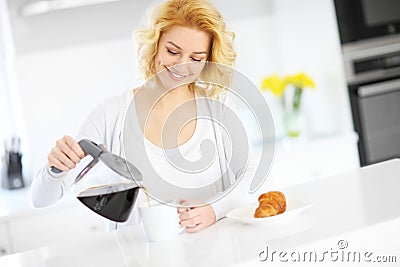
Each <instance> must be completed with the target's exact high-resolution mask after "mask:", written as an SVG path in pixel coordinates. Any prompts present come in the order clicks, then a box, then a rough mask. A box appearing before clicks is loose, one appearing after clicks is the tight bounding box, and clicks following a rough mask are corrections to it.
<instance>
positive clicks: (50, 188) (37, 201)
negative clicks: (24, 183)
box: [30, 101, 115, 207]
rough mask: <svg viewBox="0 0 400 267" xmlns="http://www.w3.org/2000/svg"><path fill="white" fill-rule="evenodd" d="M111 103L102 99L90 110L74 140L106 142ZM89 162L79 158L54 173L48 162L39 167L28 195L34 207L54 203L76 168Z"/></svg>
mask: <svg viewBox="0 0 400 267" xmlns="http://www.w3.org/2000/svg"><path fill="white" fill-rule="evenodd" d="M112 104H115V101H114V102H113V101H104V102H103V103H102V104H100V105H98V106H97V107H96V108H95V109H93V110H92V112H90V113H89V114H88V115H87V116H86V118H85V119H84V121H83V123H82V124H81V126H80V128H79V130H78V132H77V134H76V137H75V138H76V140H81V139H83V138H87V139H90V140H92V141H94V142H95V143H104V144H105V143H106V140H105V139H106V134H105V132H106V125H107V124H112V123H113V122H107V121H106V120H112V118H111V117H110V116H108V117H107V116H106V114H109V112H108V111H109V110H110V108H112ZM88 162H89V157H85V158H84V159H82V160H81V162H80V163H78V164H77V166H76V167H75V168H74V169H72V170H70V171H68V172H63V173H59V174H56V173H54V172H52V171H51V170H50V166H49V165H48V163H46V164H44V166H43V167H42V168H41V169H39V170H38V171H37V173H36V175H35V177H34V179H33V181H32V184H31V189H30V195H31V201H32V204H33V206H34V207H46V206H49V205H51V204H54V203H55V202H57V201H58V200H59V199H61V198H62V197H63V195H64V194H65V192H66V191H68V190H69V188H70V187H71V185H72V183H73V181H74V179H75V177H76V176H77V175H78V170H81V169H82V168H83V167H84V165H86V164H87V163H88Z"/></svg>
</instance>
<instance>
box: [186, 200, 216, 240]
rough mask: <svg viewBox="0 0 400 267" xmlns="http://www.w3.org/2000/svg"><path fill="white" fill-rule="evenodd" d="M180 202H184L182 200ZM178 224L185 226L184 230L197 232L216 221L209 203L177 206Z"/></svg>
mask: <svg viewBox="0 0 400 267" xmlns="http://www.w3.org/2000/svg"><path fill="white" fill-rule="evenodd" d="M181 204H185V202H184V201H182V202H181ZM178 213H179V219H180V224H181V225H182V226H183V227H185V228H186V232H188V233H195V232H199V231H201V230H203V229H205V228H207V227H209V226H210V225H212V224H214V223H215V221H216V216H215V212H214V209H213V207H212V206H211V205H204V206H200V207H193V208H187V207H185V208H178Z"/></svg>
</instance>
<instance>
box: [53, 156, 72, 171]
mask: <svg viewBox="0 0 400 267" xmlns="http://www.w3.org/2000/svg"><path fill="white" fill-rule="evenodd" d="M49 166H51V167H55V168H57V169H59V170H61V171H63V172H66V171H69V170H70V168H69V167H68V166H65V165H64V164H63V163H62V162H61V161H59V160H58V159H56V158H49Z"/></svg>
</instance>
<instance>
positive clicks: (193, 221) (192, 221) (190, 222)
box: [180, 216, 202, 227]
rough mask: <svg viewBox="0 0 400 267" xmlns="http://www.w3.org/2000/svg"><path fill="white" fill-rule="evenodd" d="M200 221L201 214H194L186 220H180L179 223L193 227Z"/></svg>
mask: <svg viewBox="0 0 400 267" xmlns="http://www.w3.org/2000/svg"><path fill="white" fill-rule="evenodd" d="M201 222H202V218H201V216H196V217H193V218H190V219H187V220H182V221H180V225H182V226H184V227H193V226H195V225H197V224H199V223H201Z"/></svg>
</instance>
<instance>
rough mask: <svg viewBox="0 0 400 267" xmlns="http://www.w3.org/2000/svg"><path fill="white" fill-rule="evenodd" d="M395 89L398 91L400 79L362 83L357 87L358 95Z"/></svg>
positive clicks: (363, 95)
mask: <svg viewBox="0 0 400 267" xmlns="http://www.w3.org/2000/svg"><path fill="white" fill-rule="evenodd" d="M396 91H400V79H396V80H391V81H386V82H380V83H374V84H369V85H363V86H360V87H358V89H357V93H358V96H360V97H369V96H374V95H381V94H385V93H390V92H396Z"/></svg>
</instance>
